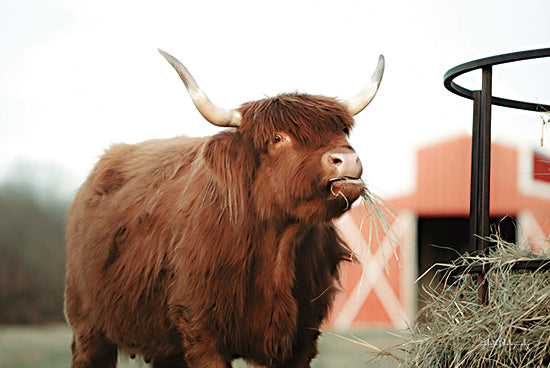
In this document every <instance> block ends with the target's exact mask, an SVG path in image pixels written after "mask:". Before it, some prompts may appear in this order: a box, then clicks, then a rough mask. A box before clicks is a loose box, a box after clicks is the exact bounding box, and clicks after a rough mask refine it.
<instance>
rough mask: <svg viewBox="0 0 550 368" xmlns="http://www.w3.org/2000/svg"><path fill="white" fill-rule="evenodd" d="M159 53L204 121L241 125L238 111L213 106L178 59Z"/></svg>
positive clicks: (221, 124) (162, 52)
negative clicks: (175, 72) (182, 85)
mask: <svg viewBox="0 0 550 368" xmlns="http://www.w3.org/2000/svg"><path fill="white" fill-rule="evenodd" d="M159 52H160V53H161V54H162V56H164V57H165V58H166V60H168V62H169V63H170V64H171V65H172V66H173V67H174V69H176V71H177V72H178V74H179V76H180V78H181V80H182V81H183V83H184V84H185V87H186V88H187V91H188V92H189V95H191V99H192V100H193V103H194V104H195V106H196V107H197V109H198V110H199V112H200V113H201V114H202V116H204V118H205V119H206V120H208V121H209V122H210V123H212V124H214V125H217V126H220V127H238V126H239V125H240V124H241V114H240V113H239V112H238V111H235V110H226V109H222V108H221V107H218V106H216V105H214V104H213V103H212V101H210V100H209V99H208V97H207V96H206V94H205V93H204V92H203V91H202V90H201V89H200V88H199V85H198V84H197V82H195V79H193V77H192V76H191V74H190V73H189V71H187V69H186V68H185V67H184V66H183V64H182V63H181V62H180V61H179V60H178V59H176V58H175V57H173V56H172V55H170V54H169V53H167V52H166V51H163V50H161V49H159Z"/></svg>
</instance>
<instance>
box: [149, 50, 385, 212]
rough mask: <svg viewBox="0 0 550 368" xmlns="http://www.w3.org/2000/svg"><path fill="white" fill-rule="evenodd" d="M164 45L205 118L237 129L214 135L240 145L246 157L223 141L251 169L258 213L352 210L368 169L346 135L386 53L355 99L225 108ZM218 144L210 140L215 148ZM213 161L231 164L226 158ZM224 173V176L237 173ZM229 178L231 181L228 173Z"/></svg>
mask: <svg viewBox="0 0 550 368" xmlns="http://www.w3.org/2000/svg"><path fill="white" fill-rule="evenodd" d="M159 51H160V52H161V53H162V55H163V56H164V57H165V58H166V59H167V60H168V62H170V64H171V65H172V66H173V67H174V68H175V69H176V71H177V72H178V74H179V76H180V77H181V79H182V80H183V82H184V83H185V86H186V87H187V90H188V91H189V94H190V95H191V98H192V100H193V102H194V103H195V106H196V107H197V108H198V110H199V111H200V113H201V114H202V115H203V116H204V117H205V119H206V120H208V121H209V122H210V123H212V124H214V125H217V126H222V127H234V128H237V129H236V130H233V131H231V132H225V133H224V134H221V135H220V136H219V137H218V138H216V139H217V140H226V141H227V140H230V141H231V142H233V143H232V145H233V146H235V142H238V147H240V148H242V151H243V152H244V155H243V154H239V153H237V152H235V148H233V150H231V149H229V148H227V146H223V147H224V148H223V149H224V150H230V151H233V153H232V154H233V156H234V158H235V159H236V160H240V162H238V163H237V165H236V166H238V167H239V168H240V169H242V168H243V167H244V168H245V171H246V172H247V173H250V174H251V175H253V177H251V178H250V179H249V180H248V182H249V183H248V185H247V187H248V188H247V189H246V190H244V191H243V190H241V193H239V194H237V195H240V196H243V197H248V198H247V199H250V200H251V201H253V202H254V203H253V206H254V208H255V210H256V211H257V213H258V215H259V216H261V217H263V218H265V219H274V218H281V219H284V218H292V219H298V220H300V221H305V222H322V221H328V220H331V219H333V218H335V217H337V216H339V215H341V214H342V213H344V212H345V211H346V210H348V209H349V208H350V206H351V204H352V203H353V202H354V201H355V200H356V199H357V198H358V197H359V196H360V195H361V192H362V191H363V190H364V189H363V182H362V181H361V174H362V172H363V168H362V165H361V161H360V160H359V157H358V156H357V154H356V153H355V151H354V150H353V148H352V147H351V146H350V144H349V142H348V139H347V138H348V135H349V133H350V130H351V128H352V127H353V124H354V120H353V115H355V114H357V113H359V112H360V111H362V110H363V109H364V108H365V107H366V106H367V105H368V104H369V103H370V102H371V101H372V99H373V98H374V96H375V95H376V92H377V90H378V86H379V85H380V81H381V79H382V74H383V71H384V58H383V56H380V58H379V61H378V66H377V68H376V71H375V73H374V75H373V77H372V79H371V81H370V83H369V84H368V85H367V86H366V87H365V88H364V89H363V90H361V92H359V94H357V95H356V96H355V97H353V98H352V99H350V100H346V101H340V100H337V99H335V98H329V97H324V96H313V95H308V94H299V93H291V94H281V95H279V96H276V97H271V98H266V99H262V100H259V101H253V102H248V103H245V104H243V105H242V106H241V107H240V108H239V109H237V110H225V109H222V108H220V107H218V106H215V105H214V104H213V103H212V102H211V101H210V100H209V99H208V97H207V96H206V95H205V93H204V92H203V91H202V90H201V89H200V88H199V87H198V85H197V83H196V82H195V80H194V79H193V77H192V76H191V74H189V72H188V71H187V69H186V68H185V67H184V66H183V65H182V64H181V63H180V62H179V61H178V60H177V59H175V58H174V57H172V56H171V55H169V54H167V53H166V52H164V51H162V50H159ZM216 139H214V142H215V141H216ZM215 147H216V145H215V144H212V146H211V148H213V149H215ZM219 147H222V146H221V145H219ZM232 154H231V153H230V152H228V153H227V154H226V155H225V156H226V157H231V155H232ZM207 155H208V153H207ZM243 156H245V157H244V158H243ZM246 156H249V158H250V160H248V159H246ZM211 160H213V159H212V158H211ZM215 165H217V166H218V167H223V168H226V169H229V165H227V164H225V163H224V164H220V163H215ZM237 171H238V170H237ZM241 171H242V170H241ZM219 174H220V175H221V176H223V177H226V178H230V177H231V176H232V175H234V174H229V173H223V172H220V173H219ZM225 181H226V183H225V184H226V185H231V183H228V182H227V181H229V179H226V180H225ZM246 192H248V193H246Z"/></svg>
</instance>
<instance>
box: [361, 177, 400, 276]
mask: <svg viewBox="0 0 550 368" xmlns="http://www.w3.org/2000/svg"><path fill="white" fill-rule="evenodd" d="M361 197H362V204H363V206H364V208H365V211H366V212H367V215H366V216H365V217H363V218H362V219H361V224H360V226H359V232H360V233H362V230H363V224H364V222H365V220H368V224H369V229H368V239H367V255H369V254H370V253H371V245H372V240H373V235H374V237H375V239H376V243H377V244H378V246H379V247H381V246H382V244H383V242H384V239H387V240H388V241H389V243H390V246H391V249H392V252H393V255H394V257H395V259H396V261H397V263H398V264H399V267H401V265H400V258H399V255H398V254H397V247H398V246H399V240H398V238H397V236H396V235H395V233H394V232H393V229H392V222H393V220H395V217H396V214H395V212H394V211H393V209H392V208H391V207H390V204H389V203H388V202H386V201H384V200H383V199H382V198H380V197H378V196H377V195H375V194H373V193H372V192H371V191H370V190H368V189H367V187H366V185H365V184H364V183H363V191H362V193H361ZM381 233H383V234H381ZM380 253H381V255H382V258H383V261H384V268H385V271H386V274H389V272H390V269H389V263H388V260H387V258H386V255H385V254H384V251H383V250H382V251H381V252H380ZM366 262H367V260H365V265H366ZM365 265H364V266H365ZM363 276H364V272H363V275H362V276H361V281H363V280H362V279H363Z"/></svg>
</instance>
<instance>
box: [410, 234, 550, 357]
mask: <svg viewBox="0 0 550 368" xmlns="http://www.w3.org/2000/svg"><path fill="white" fill-rule="evenodd" d="M490 240H491V242H492V243H493V245H494V247H492V249H491V250H490V251H489V253H488V255H487V256H468V255H466V256H464V257H461V258H460V259H459V260H458V261H457V262H455V265H466V266H470V265H473V264H478V263H487V264H492V265H493V267H492V268H491V269H490V270H489V271H488V272H487V274H486V280H487V287H488V289H487V290H488V293H487V303H486V304H483V305H480V304H479V303H478V286H477V285H478V282H477V275H470V274H461V275H460V276H458V279H457V280H456V282H454V283H453V284H452V285H448V284H446V285H445V284H442V283H440V282H436V281H432V283H431V284H430V286H429V287H428V289H426V290H425V291H426V293H427V294H428V300H427V301H426V306H425V307H424V308H423V309H422V310H421V311H420V312H419V316H418V321H417V323H416V325H415V326H414V327H413V328H411V331H410V332H411V333H412V336H411V337H410V338H409V341H408V342H407V343H406V344H405V346H404V347H405V351H406V354H405V357H404V359H403V360H401V363H400V366H404V367H419V368H420V367H429V368H433V367H483V368H491V367H499V368H507V367H548V366H550V271H544V270H541V269H538V270H535V271H526V270H512V265H513V264H515V263H517V261H519V260H528V259H541V258H547V257H548V254H536V253H534V252H532V251H530V250H526V249H521V248H520V247H518V246H517V245H514V244H509V243H505V242H504V241H502V240H500V239H498V238H491V239H490Z"/></svg>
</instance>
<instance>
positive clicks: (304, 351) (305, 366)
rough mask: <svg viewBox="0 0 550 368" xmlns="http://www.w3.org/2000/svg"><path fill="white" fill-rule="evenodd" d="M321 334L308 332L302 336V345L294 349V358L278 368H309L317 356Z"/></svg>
mask: <svg viewBox="0 0 550 368" xmlns="http://www.w3.org/2000/svg"><path fill="white" fill-rule="evenodd" d="M318 337H319V332H318V331H316V330H307V331H305V333H304V336H302V340H301V343H300V344H299V345H298V346H297V347H296V348H295V349H294V351H293V355H292V357H290V358H289V359H288V360H287V361H286V362H284V363H283V364H280V365H279V366H277V367H280V368H283V367H284V368H309V367H310V366H311V365H310V364H311V361H312V360H313V358H315V357H316V356H317V353H318V350H317V338H318Z"/></svg>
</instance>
